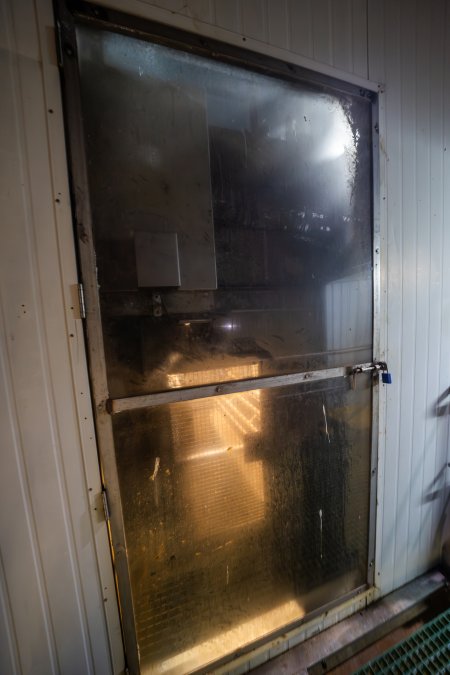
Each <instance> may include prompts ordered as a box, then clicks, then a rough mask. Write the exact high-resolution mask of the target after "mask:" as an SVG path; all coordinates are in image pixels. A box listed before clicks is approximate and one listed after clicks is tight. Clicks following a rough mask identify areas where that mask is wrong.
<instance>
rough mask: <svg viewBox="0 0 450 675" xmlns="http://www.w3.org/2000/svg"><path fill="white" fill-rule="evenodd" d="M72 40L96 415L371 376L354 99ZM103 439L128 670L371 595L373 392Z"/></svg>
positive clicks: (197, 413)
mask: <svg viewBox="0 0 450 675" xmlns="http://www.w3.org/2000/svg"><path fill="white" fill-rule="evenodd" d="M77 39H78V51H79V64H80V75H81V95H82V110H83V124H84V130H85V144H86V156H87V163H88V174H89V187H90V201H91V210H92V217H93V229H94V240H95V249H96V256H97V266H98V269H97V273H98V283H99V292H100V302H101V320H102V328H103V335H104V344H105V356H106V371H107V378H108V387H109V394H110V396H111V397H112V398H116V397H128V396H134V395H136V394H143V393H145V394H151V393H154V392H160V391H165V390H173V389H177V388H187V387H194V386H198V385H202V384H209V383H214V382H224V381H230V380H234V381H239V380H246V379H249V378H250V379H253V378H258V377H260V376H261V377H262V376H267V375H279V374H284V373H291V372H296V371H305V370H311V369H314V370H317V369H321V368H329V367H335V366H342V365H352V364H354V363H362V362H365V361H369V360H371V359H372V254H371V250H372V231H371V141H370V139H371V133H370V127H371V104H370V101H369V100H368V99H365V98H364V97H362V96H359V95H351V94H349V93H343V92H339V91H337V90H334V89H332V88H329V87H326V86H324V85H313V84H312V83H299V82H291V81H287V80H281V79H277V78H275V77H271V76H268V75H263V74H260V73H258V72H254V71H251V70H247V69H244V68H239V67H237V66H232V65H229V64H227V63H222V62H219V61H213V60H209V59H207V58H205V57H201V56H197V55H194V54H192V53H186V52H183V51H181V50H176V49H173V48H170V47H168V46H162V45H160V44H155V43H152V42H147V41H144V40H138V39H136V38H135V37H129V36H126V35H120V34H114V33H112V32H107V31H103V30H102V31H100V30H97V29H94V28H92V27H86V26H83V25H80V26H79V27H78V29H77ZM112 419H113V427H114V438H115V453H116V462H117V469H118V475H119V482H120V492H121V499H122V506H123V519H124V525H125V534H126V542H127V550H128V558H129V565H130V578H131V585H132V594H133V602H134V608H135V623H136V631H137V637H138V645H139V654H140V658H141V664H142V671H143V672H149V673H151V672H164V673H185V672H190V671H191V670H195V669H197V668H200V667H204V666H205V665H207V664H208V663H210V662H212V661H214V660H217V659H219V658H221V657H224V656H226V655H227V654H231V653H233V652H235V650H237V649H240V648H243V647H245V646H246V645H249V644H251V643H252V642H254V641H255V640H259V639H261V638H263V637H265V636H268V635H270V634H273V633H274V632H276V631H279V630H280V629H282V628H283V627H285V626H287V625H289V624H290V623H293V622H298V621H299V620H300V619H301V618H302V617H303V616H305V615H306V614H308V613H309V612H311V611H313V610H315V609H317V608H320V607H322V606H324V605H325V604H327V603H330V602H332V601H335V600H336V599H338V598H340V597H342V596H344V595H345V594H347V593H348V592H350V591H353V590H354V589H356V588H359V587H360V586H361V585H363V584H365V582H366V578H367V564H368V561H367V551H368V523H369V481H370V439H371V378H370V376H369V375H361V376H359V377H358V381H357V386H356V388H355V389H352V387H351V386H350V384H349V381H348V379H346V378H340V379H335V380H323V381H321V382H318V383H315V384H314V385H313V384H302V385H295V386H292V385H291V386H284V387H281V386H277V387H273V388H270V387H269V388H267V389H255V390H252V391H246V392H242V393H235V394H229V395H224V396H216V397H212V398H204V399H201V400H200V399H198V400H192V401H186V402H180V403H170V404H168V403H167V404H164V405H159V406H156V407H149V408H147V409H143V410H134V411H131V412H126V413H120V414H118V415H115V416H113V418H112Z"/></svg>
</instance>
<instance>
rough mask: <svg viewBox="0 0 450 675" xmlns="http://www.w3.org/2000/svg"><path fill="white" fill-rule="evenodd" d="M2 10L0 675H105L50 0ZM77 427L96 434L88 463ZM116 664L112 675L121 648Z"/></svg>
mask: <svg viewBox="0 0 450 675" xmlns="http://www.w3.org/2000/svg"><path fill="white" fill-rule="evenodd" d="M0 11H1V14H0V16H1V19H0V50H1V51H0V69H1V83H2V85H1V87H2V95H1V97H0V121H1V124H0V129H1V130H0V158H1V162H0V167H1V169H0V172H1V177H0V202H1V205H2V220H1V232H2V246H1V247H0V335H1V343H0V443H1V456H2V470H1V472H0V501H1V508H0V535H1V560H0V589H1V590H0V602H1V608H0V609H1V612H0V614H1V616H2V620H1V623H2V624H3V625H4V626H6V625H7V626H8V630H7V631H6V632H2V638H1V644H2V649H0V672H1V673H5V674H6V673H10V672H18V673H30V674H31V673H32V674H33V675H34V674H37V675H40V674H41V673H42V675H47V674H50V673H64V674H66V673H67V674H68V675H69V674H70V673H73V675H79V673H83V674H84V673H86V674H88V673H105V674H106V673H110V672H111V670H112V665H111V664H112V659H111V647H110V642H109V638H108V632H107V621H106V618H107V616H108V618H109V619H110V626H111V630H112V631H113V630H114V625H115V626H116V630H118V629H119V623H118V612H117V606H116V607H115V610H114V605H115V593H114V579H113V575H112V567H111V560H110V556H109V551H108V535H107V528H106V524H105V522H104V521H103V522H96V521H95V518H94V517H93V515H94V510H95V508H96V506H95V503H96V498H97V497H98V495H99V493H100V477H99V469H98V464H97V463H95V464H93V463H92V456H93V457H94V458H95V445H94V441H93V438H94V434H93V425H92V418H91V412H90V407H89V386H88V382H87V380H86V377H85V378H84V385H83V388H84V392H83V395H84V396H85V398H86V399H88V401H87V405H86V410H89V413H85V414H84V415H83V417H84V419H83V418H80V413H81V407H80V406H78V405H77V402H76V399H75V395H74V394H75V392H74V387H75V386H79V383H80V382H81V381H82V380H83V377H82V374H83V373H84V374H86V362H85V356H84V345H83V331H82V327H81V325H80V323H81V322H80V321H79V320H76V319H75V317H74V311H73V307H72V308H71V307H70V305H71V304H72V302H71V288H70V283H69V282H70V281H71V282H72V283H74V282H75V281H76V269H75V258H74V250H73V237H72V234H71V223H70V217H69V214H70V209H69V195H68V189H67V172H66V166H65V158H64V145H63V142H62V141H63V133H62V128H63V127H62V114H61V107H60V102H59V91H58V89H56V95H55V94H53V95H52V94H51V91H50V90H51V87H50V89H47V85H48V83H49V82H50V81H51V80H52V73H51V71H52V70H53V73H54V74H55V73H56V77H57V68H56V64H55V49H54V42H53V33H52V14H51V3H50V2H41V3H40V5H39V11H40V17H41V20H42V19H44V21H43V23H41V24H39V23H38V16H37V14H36V12H35V6H34V4H33V3H32V2H28V1H26V0H23V1H22V0H19V1H16V2H12V0H9V1H8V0H3V1H2V3H1V5H0ZM55 81H56V82H57V80H54V75H53V84H54V83H55ZM53 90H54V87H53ZM54 91H55V90H54ZM52 98H53V100H52ZM49 103H50V105H49ZM53 106H54V107H53ZM49 118H50V119H51V121H49ZM55 125H56V126H55ZM55 129H58V132H59V133H58V142H59V148H58V149H55V150H54V152H53V161H54V162H55V165H54V167H53V169H55V168H56V163H57V162H58V161H59V163H60V167H61V166H62V175H59V176H56V177H55V176H53V175H52V167H51V165H50V162H49V156H50V152H51V151H52V142H51V136H52V134H53V133H54V130H55ZM58 158H59V159H58ZM61 160H62V163H61ZM64 214H65V215H64ZM67 234H69V237H67ZM68 244H69V247H68ZM71 356H73V359H74V361H72V359H71ZM77 360H78V366H77V367H75V368H73V367H72V364H73V363H74V362H76V361H77ZM77 370H78V371H79V372H78V374H77ZM78 393H79V395H81V392H78ZM81 427H85V428H86V431H87V430H88V429H90V431H89V432H88V433H90V434H91V439H92V440H91V446H92V447H91V455H90V456H89V457H88V456H87V455H85V454H84V452H83V448H82V445H81V435H82V434H83V433H84V431H83V430H82V429H81ZM92 453H93V455H92ZM88 486H89V487H88ZM97 520H98V519H97ZM101 554H102V555H103V565H102V567H103V569H102V571H101V573H100V571H99V557H98V556H99V555H101ZM108 564H109V568H108ZM102 587H103V588H102ZM106 602H109V603H110V605H111V610H110V609H109V606H108V605H106V606H107V607H108V612H106V613H105V604H106ZM114 615H115V619H114ZM114 621H115V624H114ZM118 644H119V645H120V643H118ZM113 653H114V654H115V656H114V663H115V666H116V671H117V672H119V669H121V663H120V658H122V657H121V650H120V653H119V654H117V647H115V649H114V650H113Z"/></svg>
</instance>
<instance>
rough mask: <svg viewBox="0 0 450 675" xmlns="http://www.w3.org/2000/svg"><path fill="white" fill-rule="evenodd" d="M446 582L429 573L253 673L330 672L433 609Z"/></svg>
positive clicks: (293, 674)
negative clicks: (437, 596)
mask: <svg viewBox="0 0 450 675" xmlns="http://www.w3.org/2000/svg"><path fill="white" fill-rule="evenodd" d="M446 583H447V580H446V577H445V576H444V575H443V574H442V573H441V572H440V571H437V570H434V571H432V572H428V573H427V574H424V575H422V576H421V577H418V578H417V579H415V580H414V581H411V582H410V583H408V584H406V585H405V586H402V587H401V588H399V589H397V590H396V591H394V592H393V593H390V594H389V595H387V596H386V597H384V598H382V599H381V600H378V601H377V602H375V603H373V604H372V605H370V606H368V607H367V608H366V609H363V610H361V611H359V612H357V613H356V614H353V615H352V616H350V617H349V618H346V619H344V620H343V621H341V622H340V623H338V624H335V625H334V626H332V627H330V628H328V629H326V630H324V631H323V632H321V633H320V634H319V635H316V636H314V637H312V638H309V639H308V640H306V641H305V642H302V643H301V644H299V645H297V646H296V647H293V648H292V649H290V650H289V651H286V652H284V653H283V654H281V655H280V656H278V657H276V658H274V659H272V660H270V661H267V662H266V663H264V664H263V665H261V666H259V667H257V668H255V669H253V670H252V671H251V672H252V673H254V674H255V675H269V674H270V675H272V674H274V673H277V674H278V673H282V674H283V675H323V674H324V673H329V672H330V671H332V670H333V669H334V668H336V667H338V666H340V665H341V664H343V663H345V662H346V661H347V660H349V659H351V658H352V657H353V656H354V655H355V654H357V653H359V652H361V651H362V650H364V649H366V648H367V647H369V646H370V645H373V644H374V643H376V642H377V641H379V640H382V639H383V638H384V637H385V636H387V635H388V634H390V633H391V632H392V631H394V630H396V629H397V628H399V627H400V626H402V625H404V624H406V623H408V622H411V621H413V620H414V619H415V618H416V617H418V616H419V615H421V614H423V613H424V612H425V611H426V610H427V609H428V608H429V600H430V598H431V596H433V595H434V594H437V593H438V592H439V591H442V589H444V588H445V586H446ZM231 672H232V671H231ZM349 672H350V671H349Z"/></svg>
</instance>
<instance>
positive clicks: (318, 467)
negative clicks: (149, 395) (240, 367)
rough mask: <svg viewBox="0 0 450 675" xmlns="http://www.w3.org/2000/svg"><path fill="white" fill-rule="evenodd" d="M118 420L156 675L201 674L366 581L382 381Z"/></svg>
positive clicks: (131, 536) (252, 394) (226, 399)
mask: <svg viewBox="0 0 450 675" xmlns="http://www.w3.org/2000/svg"><path fill="white" fill-rule="evenodd" d="M113 422H114V431H115V438H116V456H117V466H118V470H119V476H120V484H121V493H122V500H123V508H124V517H125V528H126V533H127V548H128V555H129V561H130V573H131V582H132V587H133V596H134V602H135V616H136V626H137V635H138V641H139V649H140V656H141V661H142V669H143V672H149V673H150V672H165V673H186V672H190V671H191V670H192V669H194V668H199V667H200V666H204V665H205V664H207V663H208V662H210V661H213V660H214V659H218V658H220V657H221V656H224V655H226V654H228V653H231V652H233V651H234V650H236V649H238V648H240V647H244V646H245V645H246V644H248V643H251V642H252V641H254V640H256V639H259V638H261V637H263V636H264V635H267V634H269V633H271V632H273V631H275V630H277V629H280V628H282V627H283V626H285V625H286V624H289V623H290V622H293V621H298V620H299V619H301V618H302V617H303V616H304V615H305V614H307V613H308V612H311V611H312V610H314V609H317V608H318V607H321V606H323V605H324V604H325V603H328V602H330V601H332V600H335V599H336V598H339V597H341V596H342V595H344V594H345V593H347V592H349V591H351V590H352V589H354V588H356V587H358V586H360V585H362V584H364V583H365V580H366V574H367V537H368V518H369V473H370V466H369V457H370V440H369V439H370V428H371V376H370V375H361V376H358V382H357V388H356V389H355V390H353V389H352V388H351V386H350V384H349V382H348V380H347V379H344V378H340V379H334V380H324V381H322V382H317V383H314V384H309V385H295V386H289V387H279V388H273V389H265V390H255V391H249V392H244V393H238V394H230V395H226V396H217V397H213V398H209V399H201V400H195V401H188V402H182V403H171V404H166V405H161V406H158V407H155V408H149V409H147V410H139V411H137V410H136V411H133V412H129V413H121V414H119V415H116V416H114V418H113Z"/></svg>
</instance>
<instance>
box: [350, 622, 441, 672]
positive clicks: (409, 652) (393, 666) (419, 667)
mask: <svg viewBox="0 0 450 675" xmlns="http://www.w3.org/2000/svg"><path fill="white" fill-rule="evenodd" d="M449 672H450V609H448V610H447V611H446V612H443V614H440V615H439V616H437V617H436V618H435V619H433V621H430V622H429V623H427V624H425V626H423V627H422V628H420V629H419V630H418V631H416V632H415V633H413V634H412V635H411V636H410V637H409V638H407V639H406V640H403V642H400V643H399V644H398V645H395V647H392V648H391V649H389V650H388V651H387V652H385V653H384V654H381V656H378V657H377V658H376V659H373V660H372V661H369V663H367V664H366V665H365V666H364V667H363V668H361V669H360V670H357V671H355V673H354V675H369V674H372V673H377V675H378V674H379V673H387V674H389V675H391V674H392V675H393V674H394V673H395V675H397V674H400V673H401V674H402V675H407V674H408V673H411V674H412V673H418V674H419V673H420V675H422V674H423V673H430V675H437V674H438V673H449Z"/></svg>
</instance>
